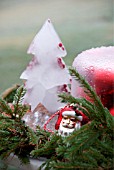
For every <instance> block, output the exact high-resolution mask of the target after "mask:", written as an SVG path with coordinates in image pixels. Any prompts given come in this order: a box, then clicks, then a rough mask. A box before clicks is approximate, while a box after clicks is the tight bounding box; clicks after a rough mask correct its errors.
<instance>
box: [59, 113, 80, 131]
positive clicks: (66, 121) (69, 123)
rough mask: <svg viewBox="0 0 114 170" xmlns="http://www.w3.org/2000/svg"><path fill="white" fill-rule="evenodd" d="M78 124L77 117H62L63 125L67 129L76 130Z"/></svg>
mask: <svg viewBox="0 0 114 170" xmlns="http://www.w3.org/2000/svg"><path fill="white" fill-rule="evenodd" d="M76 122H77V120H76V118H75V117H73V116H68V115H64V116H63V117H62V121H61V125H62V126H63V127H65V128H69V129H74V128H75V125H76Z"/></svg>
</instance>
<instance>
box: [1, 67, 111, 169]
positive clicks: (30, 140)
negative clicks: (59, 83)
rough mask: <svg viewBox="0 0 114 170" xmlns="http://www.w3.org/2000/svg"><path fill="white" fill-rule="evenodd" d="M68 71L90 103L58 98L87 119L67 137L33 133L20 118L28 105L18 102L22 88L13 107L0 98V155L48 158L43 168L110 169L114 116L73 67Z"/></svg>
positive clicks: (65, 95)
mask: <svg viewBox="0 0 114 170" xmlns="http://www.w3.org/2000/svg"><path fill="white" fill-rule="evenodd" d="M69 70H70V74H71V76H73V78H74V79H76V80H77V81H79V83H80V84H81V86H82V87H83V88H84V89H85V92H86V93H87V94H88V95H89V97H90V98H91V100H92V101H93V103H92V102H90V101H88V100H86V99H84V98H74V97H73V96H71V95H67V94H66V93H64V94H61V95H60V97H61V100H62V101H64V102H65V103H68V104H72V103H73V104H74V105H76V106H78V108H79V109H80V110H81V111H82V112H83V113H84V114H85V115H86V116H87V117H89V119H90V122H89V123H88V124H86V125H83V126H82V127H81V129H80V130H78V131H74V132H73V133H72V134H71V135H70V136H68V137H66V138H64V137H61V136H58V135H57V134H56V133H55V134H54V135H52V134H50V133H49V132H46V131H44V130H42V129H40V128H38V129H37V130H36V132H34V131H33V130H32V129H31V128H30V127H28V126H26V124H25V122H24V121H23V120H22V117H23V115H24V114H25V113H26V111H27V107H26V106H24V105H22V104H21V103H20V99H21V97H22V96H23V90H24V89H23V87H21V88H20V89H18V90H19V91H17V93H16V96H15V98H14V101H15V102H14V103H13V108H10V106H9V104H8V103H7V102H6V101H5V100H3V99H0V158H6V157H8V156H9V154H10V153H14V154H15V155H17V156H18V158H19V159H21V161H22V162H23V163H27V162H29V157H30V156H33V157H35V158H37V157H39V156H43V157H46V158H48V159H47V160H46V161H45V162H44V164H42V165H41V167H39V169H42V168H43V169H45V170H46V169H54V170H59V169H67V170H71V169H73V170H74V169H77V170H79V169H84V170H85V169H113V159H112V158H113V153H114V152H113V151H114V148H113V130H114V119H113V117H112V116H111V115H110V113H109V111H108V109H107V108H104V106H103V105H102V103H101V101H100V98H99V97H98V96H97V94H96V93H95V91H94V89H93V88H92V87H91V86H90V85H89V84H88V82H86V80H85V79H84V78H83V77H82V76H80V75H79V74H78V72H77V71H76V70H75V69H74V68H70V69H69Z"/></svg>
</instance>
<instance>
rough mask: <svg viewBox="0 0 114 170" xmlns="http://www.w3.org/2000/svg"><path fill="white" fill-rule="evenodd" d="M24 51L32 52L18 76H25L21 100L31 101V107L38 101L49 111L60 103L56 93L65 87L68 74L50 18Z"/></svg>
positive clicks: (22, 77)
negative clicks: (24, 92)
mask: <svg viewBox="0 0 114 170" xmlns="http://www.w3.org/2000/svg"><path fill="white" fill-rule="evenodd" d="M28 54H32V55H33V58H32V61H30V63H29V64H28V66H27V68H26V70H25V71H24V72H23V73H22V74H21V76H20V78H21V79H23V80H25V88H26V90H27V92H26V94H25V96H24V99H23V103H26V104H27V103H28V104H29V105H31V110H32V111H34V109H35V108H36V106H37V105H38V104H39V103H42V104H43V105H44V106H45V107H46V108H47V110H48V111H50V112H52V113H53V112H55V111H57V109H58V108H59V107H62V106H63V104H62V103H60V102H59V101H58V99H59V98H58V93H59V92H62V91H67V90H68V87H67V85H68V84H69V80H70V77H69V73H68V70H67V67H66V65H65V63H64V61H63V60H62V57H65V56H66V54H67V52H66V49H65V47H64V46H63V44H62V42H61V40H60V38H59V36H58V35H57V33H56V31H55V29H54V27H53V25H52V23H51V20H50V19H48V20H47V21H46V22H45V23H44V25H43V27H42V28H41V30H40V31H39V32H38V34H37V35H36V36H35V38H34V39H33V41H32V43H31V45H30V47H29V49H28Z"/></svg>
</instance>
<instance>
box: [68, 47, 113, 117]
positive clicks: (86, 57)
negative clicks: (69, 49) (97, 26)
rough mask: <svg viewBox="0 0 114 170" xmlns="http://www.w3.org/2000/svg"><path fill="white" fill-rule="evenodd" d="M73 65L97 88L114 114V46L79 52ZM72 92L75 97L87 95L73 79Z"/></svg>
mask: <svg viewBox="0 0 114 170" xmlns="http://www.w3.org/2000/svg"><path fill="white" fill-rule="evenodd" d="M73 67H75V68H76V70H77V71H78V72H79V73H80V74H81V75H82V76H83V77H84V78H85V79H86V80H87V81H88V82H89V84H90V85H91V86H92V87H93V88H94V89H95V91H96V93H97V94H98V96H99V97H100V98H101V101H102V103H103V105H104V106H105V107H107V108H108V109H109V110H110V113H111V114H112V115H114V47H100V48H92V49H90V50H87V51H84V52H82V53H81V54H79V55H78V56H77V57H76V58H75V60H74V62H73ZM71 94H72V95H73V96H74V97H85V98H86V99H88V100H89V98H88V96H87V94H85V93H84V90H83V88H82V87H80V84H79V83H78V82H77V81H76V80H74V79H73V80H72V83H71Z"/></svg>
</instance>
